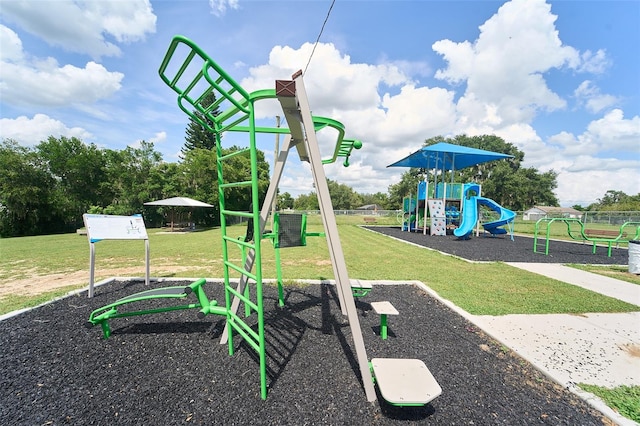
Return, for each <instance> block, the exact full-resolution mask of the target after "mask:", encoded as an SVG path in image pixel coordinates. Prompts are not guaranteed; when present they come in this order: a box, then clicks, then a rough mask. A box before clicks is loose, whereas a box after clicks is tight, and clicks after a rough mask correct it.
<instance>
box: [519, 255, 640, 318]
mask: <svg viewBox="0 0 640 426" xmlns="http://www.w3.org/2000/svg"><path fill="white" fill-rule="evenodd" d="M507 264H508V265H511V266H515V267H516V268H519V269H525V270H527V271H529V272H534V273H536V274H540V275H544V276H545V277H549V278H554V279H556V280H558V281H562V282H565V283H569V284H573V285H577V286H580V287H582V288H586V289H587V290H591V291H595V292H596V293H600V294H604V295H605V296H609V297H613V298H615V299H619V300H622V301H625V302H627V303H631V304H633V305H638V306H639V308H638V310H639V311H640V286H639V285H636V284H631V283H628V282H626V281H621V280H616V279H615V278H609V277H605V276H602V275H598V274H593V273H591V272H587V271H582V270H580V269H576V268H571V267H569V266H565V265H563V264H560V263H520V262H510V263H507Z"/></svg>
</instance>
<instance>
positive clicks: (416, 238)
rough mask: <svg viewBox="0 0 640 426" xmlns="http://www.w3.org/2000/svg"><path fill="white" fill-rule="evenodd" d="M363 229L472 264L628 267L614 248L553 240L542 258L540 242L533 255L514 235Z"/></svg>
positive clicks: (528, 240) (527, 242) (622, 251)
mask: <svg viewBox="0 0 640 426" xmlns="http://www.w3.org/2000/svg"><path fill="white" fill-rule="evenodd" d="M364 228H366V229H369V230H371V231H375V232H378V233H380V234H384V235H387V236H389V237H393V238H397V239H400V240H403V241H407V242H410V243H413V244H416V245H419V246H423V247H427V248H430V249H433V250H438V251H441V252H443V253H448V254H452V255H454V256H458V257H461V258H463V259H467V260H473V261H485V262H524V263H577V264H594V265H628V263H629V252H628V250H627V249H626V248H616V247H615V245H614V246H613V248H612V249H611V257H609V256H607V247H606V246H598V247H597V248H596V253H595V254H594V253H592V250H593V245H592V244H591V243H588V242H587V243H582V242H575V243H574V242H564V241H557V240H553V241H550V242H549V254H548V255H545V254H544V252H545V239H544V238H539V239H538V244H537V248H536V251H537V252H534V251H533V243H534V239H533V238H532V237H524V236H518V235H516V236H514V237H513V241H511V238H510V237H509V236H508V235H497V236H491V235H490V234H488V233H485V234H480V236H478V237H476V236H473V237H471V238H469V239H468V240H462V239H458V238H456V237H455V236H453V235H446V236H431V235H424V234H422V232H405V231H402V229H401V228H400V227H386V226H365V227H364Z"/></svg>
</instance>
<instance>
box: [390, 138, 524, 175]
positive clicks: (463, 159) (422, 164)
mask: <svg viewBox="0 0 640 426" xmlns="http://www.w3.org/2000/svg"><path fill="white" fill-rule="evenodd" d="M503 158H513V155H508V154H502V153H500V152H492V151H485V150H484V149H477V148H470V147H467V146H462V145H454V144H451V143H446V142H438V143H436V144H434V145H429V146H425V147H422V148H420V149H419V150H417V151H416V152H414V153H412V154H410V155H408V156H406V157H405V158H403V159H402V160H399V161H396V162H395V163H393V164H389V165H388V166H387V167H415V168H419V169H440V170H460V169H464V168H466V167H471V166H475V165H476V164H480V163H486V162H488V161H494V160H501V159H503Z"/></svg>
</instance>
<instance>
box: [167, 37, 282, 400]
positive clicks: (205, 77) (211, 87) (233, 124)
mask: <svg viewBox="0 0 640 426" xmlns="http://www.w3.org/2000/svg"><path fill="white" fill-rule="evenodd" d="M159 74H160V77H161V78H162V80H163V81H164V82H165V83H166V84H167V85H168V86H169V87H171V88H172V89H173V90H174V91H175V92H176V93H178V106H179V107H180V109H182V110H183V111H184V112H185V113H186V114H187V115H189V116H190V117H191V118H192V119H194V120H195V121H196V122H198V123H199V124H200V125H202V126H203V128H205V129H207V130H208V131H210V132H212V133H213V134H214V135H215V139H216V154H217V159H216V161H217V178H218V196H219V205H220V227H221V231H222V241H223V244H222V256H223V264H224V271H223V272H224V287H225V305H226V310H227V327H228V328H229V329H228V348H229V354H230V355H233V352H234V345H233V334H234V333H237V334H239V335H240V336H242V338H244V340H245V341H246V342H247V343H248V344H249V345H250V346H251V347H252V348H253V349H254V350H255V351H256V352H257V354H258V357H259V363H260V384H261V396H262V398H263V399H264V398H266V396H267V374H266V371H267V365H266V350H265V333H264V308H263V297H262V285H263V278H262V262H261V238H260V237H259V236H260V235H262V233H263V231H264V224H265V219H266V215H265V216H261V214H260V210H259V207H260V205H261V204H262V203H261V202H260V194H259V185H258V182H259V174H258V151H257V148H256V134H258V133H284V130H285V129H280V128H261V127H258V126H256V121H255V120H256V118H255V103H256V102H257V101H259V100H262V99H269V98H274V97H275V91H274V90H261V91H257V92H252V93H249V92H247V91H245V90H244V89H243V88H242V87H241V86H240V85H239V84H238V83H237V82H236V81H234V80H233V79H232V78H231V77H230V76H229V75H228V74H227V73H226V72H225V71H224V70H223V69H222V68H221V67H220V66H219V65H218V64H216V63H215V62H214V61H213V60H212V59H211V58H209V57H208V55H207V54H206V53H205V52H203V51H202V50H201V49H200V48H199V47H198V46H197V45H195V44H194V43H193V42H192V41H191V40H189V39H187V38H185V37H182V36H176V37H174V38H173V40H172V42H171V44H170V45H169V48H168V50H167V53H166V55H165V57H164V60H163V61H162V64H161V66H160V69H159ZM211 95H214V96H215V101H214V102H213V103H211V104H206V103H205V100H206V99H211ZM216 111H222V112H220V113H219V114H217V115H215V114H214V113H215V112H216ZM226 132H241V133H243V134H245V135H247V136H248V143H247V146H246V147H245V148H242V149H238V150H235V151H228V150H226V151H225V150H224V149H223V147H222V136H223V134H225V133H226ZM240 156H244V157H248V158H249V160H250V161H249V163H250V168H249V171H248V173H246V175H245V176H240V177H236V178H232V179H229V178H227V175H228V173H227V172H228V171H229V170H231V168H232V165H233V163H234V161H235V160H238V157H240ZM247 193H248V197H246V195H247ZM238 194H242V195H243V196H244V197H246V198H247V199H249V200H250V203H249V204H250V205H248V206H245V208H242V209H239V208H235V209H232V208H230V207H228V205H230V204H231V203H230V202H229V200H230V197H233V196H235V197H237V196H238ZM239 218H240V219H251V220H250V223H252V225H253V235H254V236H255V237H254V238H253V239H251V240H248V241H243V240H238V239H237V238H235V237H233V236H231V235H229V233H228V226H229V225H231V224H233V223H235V222H237V221H238V219H239ZM238 245H240V246H242V248H243V250H245V252H246V253H247V256H246V261H245V263H244V264H240V263H238V262H237V261H235V260H234V259H237V258H238V256H237V255H234V254H232V250H234V251H233V253H235V250H237V246H238ZM254 265H255V270H254V271H253V266H254ZM238 275H239V276H240V284H238V285H237V286H234V285H233V284H234V283H233V281H234V280H235V278H237V276H238ZM250 283H253V285H254V287H255V289H254V291H249V286H248V285H249V284H250ZM232 301H235V302H236V305H237V304H239V303H243V304H244V305H245V308H246V309H247V310H250V311H253V312H255V313H256V314H257V317H258V318H257V327H255V328H254V327H252V326H251V325H250V324H248V323H247V322H246V321H245V319H244V318H243V317H242V316H240V315H238V314H237V307H235V308H233V307H232Z"/></svg>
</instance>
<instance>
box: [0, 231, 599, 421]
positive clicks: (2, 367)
mask: <svg viewBox="0 0 640 426" xmlns="http://www.w3.org/2000/svg"><path fill="white" fill-rule="evenodd" d="M505 243H507V242H506V241H505ZM152 285H155V286H157V285H158V284H157V283H156V284H152ZM163 285H166V284H163ZM144 289H145V286H144V283H140V282H133V283H132V282H126V283H123V282H113V283H110V284H107V285H104V286H101V287H99V288H98V289H97V291H96V296H95V297H94V298H93V299H87V298H86V293H85V294H82V295H79V296H72V297H68V298H66V299H62V300H58V301H56V302H54V303H51V304H47V305H45V306H42V307H39V308H37V309H35V310H32V311H29V312H26V313H23V314H21V315H18V316H14V317H12V318H9V319H6V320H4V321H1V322H0V347H1V348H2V350H1V351H0V371H2V374H1V375H0V424H2V425H29V426H32V425H63V424H73V425H84V424H95V425H106V424H125V425H141V424H155V425H179V424H204V425H248V424H273V425H305V424H306V425H342V424H345V425H346V424H348V425H392V424H434V425H456V424H457V425H472V424H473V425H498V424H499V425H532V424H547V425H601V424H607V420H606V419H605V418H603V417H602V416H601V414H600V413H599V412H598V411H595V410H593V409H592V408H591V407H590V406H588V405H587V404H586V403H585V402H583V401H582V400H580V399H578V398H577V397H575V396H574V395H573V394H571V393H570V392H568V391H567V390H565V389H563V388H561V387H560V386H558V385H556V384H554V383H553V382H551V381H549V380H548V379H546V378H545V377H544V376H543V375H542V374H540V373H539V372H538V371H537V370H535V369H534V368H533V367H531V366H530V365H529V364H527V363H526V362H524V361H523V360H522V359H520V358H518V357H517V356H516V355H515V354H513V353H511V352H509V351H508V350H506V348H504V347H501V346H500V345H499V344H497V342H495V341H493V340H491V339H490V338H488V337H487V336H486V335H485V334H483V333H482V332H481V331H480V330H478V329H476V328H475V327H474V326H473V325H472V324H471V323H469V322H467V321H466V320H464V319H463V318H462V317H460V316H459V315H458V314H456V313H454V312H453V311H451V310H450V309H449V308H447V307H446V306H444V305H443V304H441V303H440V302H439V301H437V300H436V299H434V298H432V297H430V296H429V295H427V294H426V293H425V292H424V291H422V290H421V289H419V288H417V287H414V286H411V285H396V286H391V285H376V286H374V289H373V291H372V292H371V293H370V294H369V295H368V296H366V297H365V298H362V299H359V300H357V308H358V311H359V318H360V321H361V329H362V331H363V335H364V340H365V344H366V347H367V356H368V358H369V359H371V358H375V357H390V358H418V359H421V360H423V361H424V362H425V363H426V365H427V366H428V367H429V369H430V370H431V372H432V373H433V375H434V376H435V378H436V379H437V380H438V382H439V384H440V385H441V387H442V388H443V394H442V395H441V396H439V397H438V398H436V399H434V400H433V401H432V402H431V403H430V404H428V405H426V406H424V407H420V408H415V407H414V408H406V407H405V408H397V407H392V406H389V405H388V404H386V403H385V402H383V401H380V399H378V401H379V402H375V403H369V402H367V401H366V397H365V393H364V390H363V388H362V384H361V381H360V378H359V369H358V367H357V363H356V361H355V355H354V353H353V352H352V351H353V349H352V348H353V345H352V339H351V333H350V329H349V327H348V325H347V324H346V322H345V320H344V317H343V316H342V314H341V313H340V310H339V309H338V307H337V303H336V300H337V299H336V295H335V287H334V286H332V285H328V284H316V285H307V286H305V287H301V288H289V289H288V291H287V307H286V308H285V309H280V308H276V291H275V289H274V288H273V287H267V288H266V289H265V304H266V307H265V310H266V311H265V312H266V314H265V315H266V330H267V342H268V356H269V373H268V376H269V380H268V382H269V396H268V398H267V399H266V400H262V399H261V398H260V394H259V376H258V366H257V362H256V359H255V355H254V352H253V350H252V349H248V348H247V347H246V344H244V343H241V342H240V341H239V340H240V339H236V341H235V346H236V349H237V350H236V353H235V354H234V355H233V356H229V355H228V350H227V347H226V346H221V345H220V344H219V336H220V333H221V330H222V325H223V322H222V320H221V319H220V317H216V316H209V317H206V318H205V319H204V320H199V319H197V317H196V312H195V311H194V310H187V311H174V312H170V313H161V314H154V315H149V316H138V317H130V318H123V319H115V320H112V322H111V323H112V329H113V335H112V336H111V338H109V339H108V340H104V339H103V338H102V332H101V329H100V327H94V328H91V329H87V328H85V326H84V324H85V322H86V321H87V318H88V316H89V314H90V312H91V311H92V310H93V309H95V308H97V307H100V306H103V305H105V304H108V303H111V302H113V301H115V300H117V299H119V298H121V297H124V296H128V295H130V294H132V293H134V292H138V291H142V290H144ZM207 289H208V292H209V293H210V297H216V298H218V300H220V298H221V295H222V288H221V285H220V284H217V283H211V284H207ZM377 300H388V301H390V302H392V303H393V305H394V306H395V307H396V308H397V309H398V311H399V312H400V315H399V316H393V317H390V318H389V338H388V339H387V340H385V341H383V340H382V339H381V338H380V337H379V335H378V334H377V333H378V331H379V330H378V326H379V317H378V316H377V315H375V314H374V313H373V312H372V311H371V310H370V305H369V302H371V301H377ZM167 303H169V302H167V301H166V300H165V301H164V304H165V305H166V304H167ZM160 304H161V305H162V304H163V303H160ZM253 317H255V315H254V316H253Z"/></svg>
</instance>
